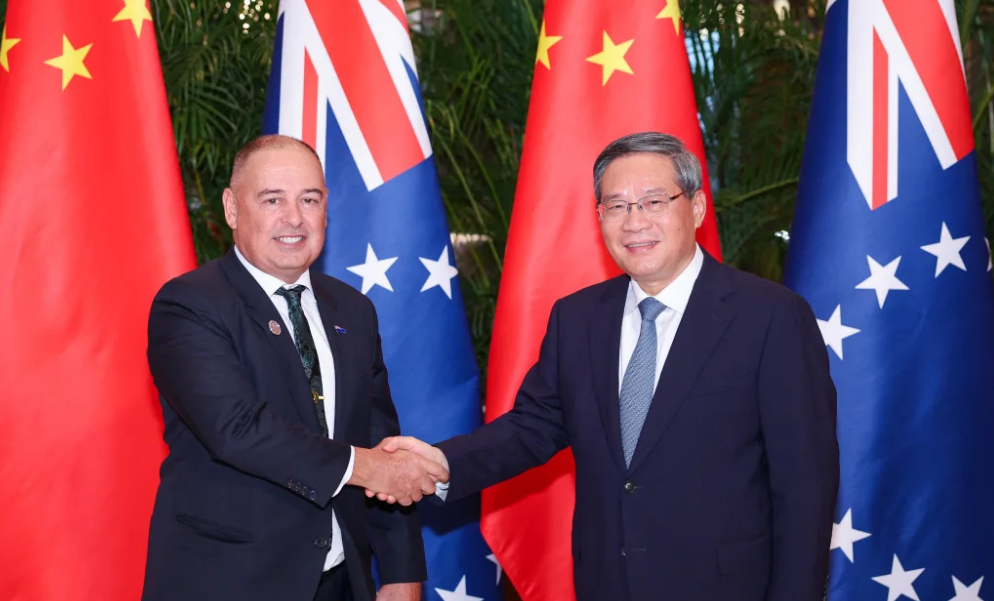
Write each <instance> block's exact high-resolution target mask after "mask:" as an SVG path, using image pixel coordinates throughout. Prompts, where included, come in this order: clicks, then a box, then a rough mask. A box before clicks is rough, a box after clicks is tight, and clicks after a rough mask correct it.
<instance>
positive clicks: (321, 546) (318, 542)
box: [314, 538, 328, 549]
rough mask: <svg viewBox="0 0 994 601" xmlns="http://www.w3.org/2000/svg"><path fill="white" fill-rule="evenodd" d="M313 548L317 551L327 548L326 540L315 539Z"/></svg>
mask: <svg viewBox="0 0 994 601" xmlns="http://www.w3.org/2000/svg"><path fill="white" fill-rule="evenodd" d="M314 546H315V547H317V548H318V549H324V548H325V547H327V546H328V539H326V538H316V539H314Z"/></svg>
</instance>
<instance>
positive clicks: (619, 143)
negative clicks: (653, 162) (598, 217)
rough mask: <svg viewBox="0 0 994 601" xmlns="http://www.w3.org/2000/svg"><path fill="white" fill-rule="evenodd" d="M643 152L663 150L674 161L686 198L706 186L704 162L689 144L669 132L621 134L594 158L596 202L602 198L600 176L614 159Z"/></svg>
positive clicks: (662, 153)
mask: <svg viewBox="0 0 994 601" xmlns="http://www.w3.org/2000/svg"><path fill="white" fill-rule="evenodd" d="M644 152H651V153H655V154H661V155H663V156H665V157H668V158H669V159H670V160H671V161H673V168H674V170H675V171H676V184H677V185H678V186H680V189H681V190H683V191H684V192H686V197H687V199H692V198H693V197H694V194H695V193H697V191H698V190H700V189H701V187H702V186H703V179H704V175H703V172H702V170H701V162H700V161H699V160H697V155H695V154H694V153H692V152H690V151H689V150H687V146H686V145H685V144H684V143H683V141H682V140H680V138H678V137H676V136H673V135H670V134H661V133H658V132H654V131H643V132H639V133H635V134H629V135H627V136H624V137H621V138H618V139H617V140H615V141H614V142H611V143H610V144H608V145H607V147H606V148H605V149H604V150H602V151H601V153H600V155H598V156H597V160H596V161H594V196H595V197H596V198H597V202H600V201H601V180H602V179H603V178H604V171H605V170H607V166H608V165H610V164H611V162H612V161H614V160H615V159H620V158H622V157H626V156H629V155H633V154H641V153H644Z"/></svg>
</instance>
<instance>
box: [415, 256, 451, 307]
mask: <svg viewBox="0 0 994 601" xmlns="http://www.w3.org/2000/svg"><path fill="white" fill-rule="evenodd" d="M418 258H419V259H421V263H422V264H423V265H424V266H425V269H427V270H428V279H427V280H425V285H424V286H422V287H421V292H424V291H425V290H428V289H430V288H434V287H435V286H438V287H439V288H441V289H442V290H443V291H444V292H445V296H447V297H449V298H450V299H451V298H452V278H454V277H456V276H457V275H459V270H458V269H456V268H455V267H453V266H452V265H450V264H449V247H448V246H447V245H446V246H445V247H443V248H442V254H441V255H440V256H439V257H438V260H437V261H432V260H431V259H425V258H423V257H418Z"/></svg>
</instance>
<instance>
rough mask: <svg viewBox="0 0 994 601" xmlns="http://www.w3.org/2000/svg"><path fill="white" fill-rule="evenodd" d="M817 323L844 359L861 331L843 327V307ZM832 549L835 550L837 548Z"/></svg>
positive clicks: (836, 352) (826, 338)
mask: <svg viewBox="0 0 994 601" xmlns="http://www.w3.org/2000/svg"><path fill="white" fill-rule="evenodd" d="M817 321H818V329H819V330H821V337H822V338H824V339H825V345H826V346H828V347H829V348H831V349H832V350H833V351H835V354H836V355H838V357H839V359H842V341H843V340H845V339H846V338H849V337H850V336H852V335H853V334H859V330H857V329H856V328H851V327H849V326H844V325H842V305H838V306H836V307H835V311H834V312H833V313H832V316H831V317H829V318H828V321H822V320H820V319H819V320H817ZM847 515H848V514H847ZM832 548H833V549H834V548H835V547H832ZM850 559H852V558H850Z"/></svg>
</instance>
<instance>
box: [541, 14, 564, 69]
mask: <svg viewBox="0 0 994 601" xmlns="http://www.w3.org/2000/svg"><path fill="white" fill-rule="evenodd" d="M561 39H563V36H561V35H545V20H544V19H543V20H542V31H540V32H539V33H538V55H537V56H536V57H535V64H536V65H537V64H539V63H542V64H543V65H545V68H546V69H552V64H551V63H550V62H549V48H552V47H553V46H555V45H556V43H557V42H559V40H561Z"/></svg>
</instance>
